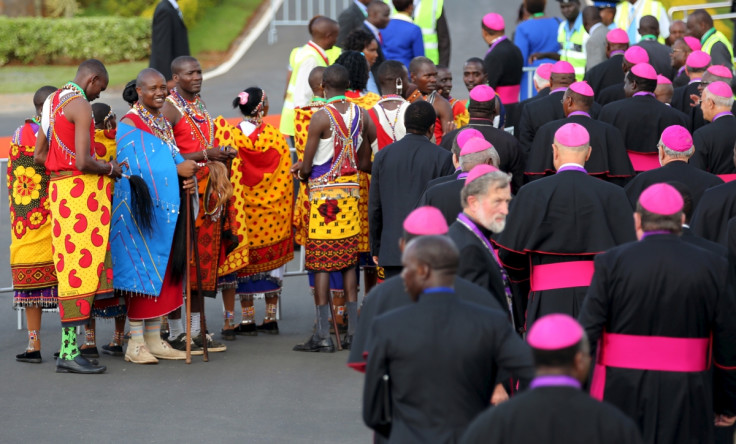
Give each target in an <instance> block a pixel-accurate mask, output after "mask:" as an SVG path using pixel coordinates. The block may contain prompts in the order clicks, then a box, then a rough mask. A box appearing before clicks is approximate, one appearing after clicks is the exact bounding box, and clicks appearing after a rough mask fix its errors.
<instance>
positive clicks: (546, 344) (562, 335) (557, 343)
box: [526, 313, 583, 350]
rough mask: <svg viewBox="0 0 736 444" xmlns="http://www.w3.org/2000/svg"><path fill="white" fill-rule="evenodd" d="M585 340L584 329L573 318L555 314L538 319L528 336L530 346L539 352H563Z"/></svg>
mask: <svg viewBox="0 0 736 444" xmlns="http://www.w3.org/2000/svg"><path fill="white" fill-rule="evenodd" d="M582 339H583V327H581V326H580V324H578V321H576V320H575V319H573V318H572V317H571V316H569V315H566V314H562V313H555V314H550V315H547V316H542V317H541V318H539V319H537V322H535V323H534V324H533V325H532V328H530V329H529V333H528V334H527V335H526V341H527V342H528V343H529V346H530V347H532V348H536V349H538V350H561V349H563V348H568V347H572V346H573V345H575V344H577V343H578V342H580V341H581V340H582Z"/></svg>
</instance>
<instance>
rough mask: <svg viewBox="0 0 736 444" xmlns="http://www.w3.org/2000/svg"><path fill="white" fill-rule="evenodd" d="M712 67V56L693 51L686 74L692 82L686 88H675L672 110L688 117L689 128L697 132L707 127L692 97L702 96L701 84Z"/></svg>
mask: <svg viewBox="0 0 736 444" xmlns="http://www.w3.org/2000/svg"><path fill="white" fill-rule="evenodd" d="M709 66H710V56H709V55H708V54H707V53H705V52H703V51H693V52H691V53H690V55H689V56H687V61H686V62H685V73H686V74H687V75H688V77H689V78H690V81H689V82H688V84H687V85H685V86H680V87H678V88H675V91H674V93H673V94H672V108H674V109H676V110H679V111H681V112H682V113H684V114H685V115H686V116H687V117H688V128H690V130H691V131H695V130H697V129H698V128H700V127H702V126H703V125H705V121H704V120H703V112H702V111H701V110H700V107H698V106H693V105H694V103H693V98H692V96H700V84H701V81H702V80H703V75H705V73H706V70H707V69H708V67H709ZM695 103H697V100H696V101H695Z"/></svg>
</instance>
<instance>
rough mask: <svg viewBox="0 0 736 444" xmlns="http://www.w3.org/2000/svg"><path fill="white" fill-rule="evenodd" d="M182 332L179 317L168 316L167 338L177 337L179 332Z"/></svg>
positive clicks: (182, 327)
mask: <svg viewBox="0 0 736 444" xmlns="http://www.w3.org/2000/svg"><path fill="white" fill-rule="evenodd" d="M182 333H184V324H182V322H181V318H179V319H171V318H169V340H171V341H173V340H174V339H176V338H178V337H179V335H180V334H182Z"/></svg>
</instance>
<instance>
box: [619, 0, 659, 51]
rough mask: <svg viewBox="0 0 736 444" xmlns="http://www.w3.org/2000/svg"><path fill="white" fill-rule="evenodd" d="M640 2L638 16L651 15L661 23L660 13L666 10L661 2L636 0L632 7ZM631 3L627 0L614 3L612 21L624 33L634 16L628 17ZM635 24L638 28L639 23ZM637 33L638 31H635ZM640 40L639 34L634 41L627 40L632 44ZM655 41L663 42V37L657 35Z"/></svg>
mask: <svg viewBox="0 0 736 444" xmlns="http://www.w3.org/2000/svg"><path fill="white" fill-rule="evenodd" d="M639 2H641V6H639V8H641V14H639V17H644V16H645V15H651V16H652V17H654V18H656V19H657V21H658V22H660V23H662V15H663V14H664V15H667V11H666V10H665V9H664V6H662V3H660V2H658V1H656V0H637V4H635V5H634V8H635V9H636V8H637V6H638V3H639ZM630 6H631V3H629V2H627V1H626V0H623V1H621V2H620V3H619V4H618V5H616V17H615V18H614V19H613V23H614V24H615V25H616V27H618V28H621V29H623V30H624V31H626V33H627V34H628V33H629V27H630V26H631V21H632V20H634V19H635V17H629V10H630V9H631V8H630ZM668 18H669V17H668ZM635 26H636V27H637V28H638V27H639V24H638V23H636V24H635ZM637 35H639V33H638V32H637ZM640 40H641V35H639V38H638V40H637V41H636V42H629V43H631V44H632V45H633V44H635V43H638V42H639V41H640ZM657 41H659V43H664V38H662V37H661V36H659V37H658V38H657Z"/></svg>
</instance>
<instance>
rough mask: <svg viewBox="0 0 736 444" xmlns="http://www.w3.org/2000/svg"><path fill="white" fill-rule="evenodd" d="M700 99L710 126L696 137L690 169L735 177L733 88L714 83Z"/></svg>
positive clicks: (735, 129)
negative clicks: (691, 167) (733, 175)
mask: <svg viewBox="0 0 736 444" xmlns="http://www.w3.org/2000/svg"><path fill="white" fill-rule="evenodd" d="M718 66H720V65H718ZM701 96H702V97H701V98H700V109H701V110H702V112H703V117H704V118H705V120H707V121H708V122H711V123H710V124H708V125H705V126H703V127H702V128H699V129H698V130H697V131H695V132H694V133H693V143H695V146H696V148H697V149H696V150H695V154H693V157H691V158H690V161H689V162H690V165H692V166H694V167H696V168H700V169H701V170H703V171H708V172H709V173H713V174H734V173H736V168H734V165H733V147H734V142H736V118H735V117H734V115H733V113H732V112H731V107H733V91H732V90H731V86H730V85H728V84H727V83H726V82H713V83H711V84H709V85H708V86H706V87H705V89H703V92H702V94H701Z"/></svg>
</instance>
